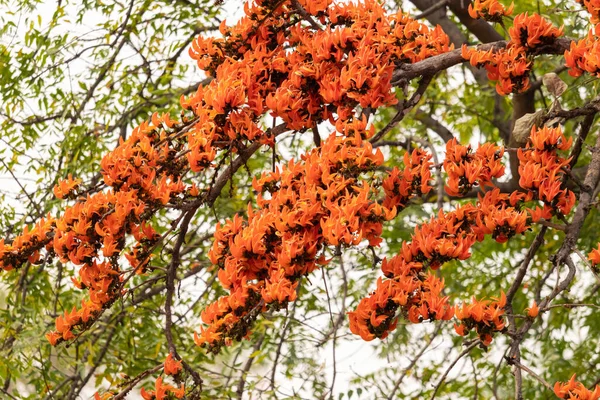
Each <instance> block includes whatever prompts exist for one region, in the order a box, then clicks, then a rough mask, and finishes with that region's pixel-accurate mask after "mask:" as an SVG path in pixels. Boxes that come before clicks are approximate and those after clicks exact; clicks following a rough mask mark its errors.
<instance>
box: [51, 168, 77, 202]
mask: <svg viewBox="0 0 600 400" xmlns="http://www.w3.org/2000/svg"><path fill="white" fill-rule="evenodd" d="M81 182H82V181H81V179H73V176H72V175H71V174H69V176H68V178H67V179H63V180H60V181H58V184H57V185H56V186H54V189H53V192H54V195H55V196H56V198H58V199H64V198H71V197H73V196H74V195H73V193H74V192H75V191H76V190H77V188H78V187H79V185H80V184H81Z"/></svg>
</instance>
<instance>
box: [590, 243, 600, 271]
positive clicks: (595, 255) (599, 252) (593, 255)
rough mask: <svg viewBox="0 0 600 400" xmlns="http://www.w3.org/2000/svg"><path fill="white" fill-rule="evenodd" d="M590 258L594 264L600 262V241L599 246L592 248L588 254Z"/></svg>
mask: <svg viewBox="0 0 600 400" xmlns="http://www.w3.org/2000/svg"><path fill="white" fill-rule="evenodd" d="M588 260H590V262H591V263H592V265H594V266H596V265H598V264H600V243H598V248H596V249H594V250H592V251H591V252H590V253H589V254H588Z"/></svg>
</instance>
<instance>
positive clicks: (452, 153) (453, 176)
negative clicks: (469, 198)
mask: <svg viewBox="0 0 600 400" xmlns="http://www.w3.org/2000/svg"><path fill="white" fill-rule="evenodd" d="M503 155H504V148H503V147H500V146H496V145H494V144H492V143H485V144H483V145H481V146H480V147H478V148H477V150H476V151H475V152H473V150H472V149H471V145H468V146H463V145H461V144H460V143H458V142H457V140H456V139H452V140H450V141H448V142H447V143H446V158H445V160H444V170H446V173H447V174H448V182H447V184H446V192H447V193H448V194H449V195H451V196H464V195H465V194H467V193H468V192H469V191H470V190H471V189H472V188H473V186H486V185H492V183H491V181H492V178H499V177H501V176H502V175H504V165H503V164H502V161H501V159H502V156H503Z"/></svg>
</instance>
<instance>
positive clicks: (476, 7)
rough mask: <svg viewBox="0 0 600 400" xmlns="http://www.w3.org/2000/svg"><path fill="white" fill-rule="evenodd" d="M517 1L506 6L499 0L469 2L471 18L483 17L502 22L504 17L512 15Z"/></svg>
mask: <svg viewBox="0 0 600 400" xmlns="http://www.w3.org/2000/svg"><path fill="white" fill-rule="evenodd" d="M514 7H515V3H511V4H510V7H508V9H507V8H505V7H504V5H502V4H501V3H498V0H475V1H474V2H473V4H469V15H470V16H471V18H475V19H478V18H482V19H485V20H486V21H490V22H502V18H503V17H508V16H510V15H512V13H513V8H514Z"/></svg>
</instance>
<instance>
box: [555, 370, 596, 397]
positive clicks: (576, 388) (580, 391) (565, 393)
mask: <svg viewBox="0 0 600 400" xmlns="http://www.w3.org/2000/svg"><path fill="white" fill-rule="evenodd" d="M554 394H556V395H557V396H558V397H559V398H561V399H565V400H598V399H600V386H599V385H596V387H595V388H594V391H593V392H592V391H591V390H589V389H587V388H586V387H585V386H584V385H583V383H581V382H577V381H575V374H573V376H572V377H571V379H570V380H569V381H568V382H565V383H562V382H556V383H555V384H554Z"/></svg>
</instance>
